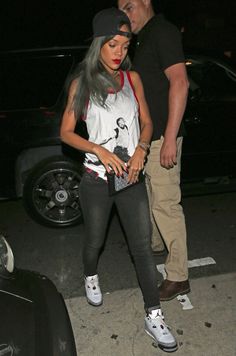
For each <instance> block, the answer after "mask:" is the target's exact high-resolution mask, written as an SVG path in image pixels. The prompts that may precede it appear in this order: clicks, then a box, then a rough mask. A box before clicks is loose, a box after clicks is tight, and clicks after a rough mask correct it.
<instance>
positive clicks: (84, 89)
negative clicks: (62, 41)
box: [70, 36, 131, 120]
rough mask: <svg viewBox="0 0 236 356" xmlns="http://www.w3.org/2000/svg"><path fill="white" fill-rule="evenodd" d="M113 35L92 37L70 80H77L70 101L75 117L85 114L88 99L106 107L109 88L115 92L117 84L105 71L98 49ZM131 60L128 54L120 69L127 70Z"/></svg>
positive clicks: (78, 117)
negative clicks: (72, 97) (74, 91)
mask: <svg viewBox="0 0 236 356" xmlns="http://www.w3.org/2000/svg"><path fill="white" fill-rule="evenodd" d="M113 37H114V36H101V37H96V38H94V39H93V41H92V43H91V46H90V47H89V49H88V51H87V53H86V55H85V58H84V60H83V61H82V62H81V63H80V64H79V65H78V66H77V68H76V70H75V72H74V73H73V75H72V77H71V79H70V82H72V81H73V80H76V81H77V89H76V94H75V96H74V99H73V103H72V108H71V109H72V110H74V112H75V117H76V119H77V120H78V119H80V118H81V117H83V116H84V115H86V109H87V105H88V101H89V100H92V101H93V102H94V103H96V104H97V105H99V106H102V107H107V105H106V98H107V95H108V91H109V89H112V90H114V92H117V90H118V89H119V84H118V83H117V81H116V80H115V79H114V78H113V77H112V76H111V75H110V74H109V73H108V72H107V70H106V69H105V68H104V66H103V64H102V63H101V62H100V51H101V48H102V46H103V45H104V44H105V43H106V42H108V41H110V40H111V39H112V38H113ZM130 67H131V62H130V59H129V57H128V56H126V58H125V59H124V61H123V62H122V64H121V66H120V69H122V70H128V69H130Z"/></svg>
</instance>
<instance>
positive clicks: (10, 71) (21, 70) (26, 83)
mask: <svg viewBox="0 0 236 356" xmlns="http://www.w3.org/2000/svg"><path fill="white" fill-rule="evenodd" d="M72 61H73V58H72V57H69V56H68V57H65V56H61V57H59V56H58V57H46V58H45V57H41V58H40V57H33V58H20V57H14V58H11V59H9V60H7V61H4V62H3V61H1V63H0V65H1V71H0V109H1V110H19V109H32V108H41V107H52V106H54V105H55V104H56V102H57V99H58V97H59V95H60V93H61V91H62V89H63V86H64V82H65V79H66V77H67V75H68V72H69V70H70V68H71V66H72Z"/></svg>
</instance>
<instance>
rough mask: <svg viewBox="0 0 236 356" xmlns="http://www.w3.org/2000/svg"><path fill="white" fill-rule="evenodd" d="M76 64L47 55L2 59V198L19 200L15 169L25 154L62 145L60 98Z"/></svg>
mask: <svg viewBox="0 0 236 356" xmlns="http://www.w3.org/2000/svg"><path fill="white" fill-rule="evenodd" d="M72 64H73V57H72V56H65V55H56V54H52V53H47V52H43V51H42V52H40V51H38V52H37V51H35V52H30V51H25V52H17V51H16V52H13V53H9V54H8V55H7V56H5V57H1V58H0V68H1V71H0V164H1V174H0V198H7V197H14V196H15V170H16V166H15V165H16V160H17V157H18V156H19V155H20V153H21V152H22V151H23V150H27V149H29V148H32V147H37V146H43V145H45V146H46V145H52V144H53V143H54V142H56V139H57V141H58V142H59V141H60V140H59V138H58V137H59V121H60V115H61V112H62V109H63V108H62V107H61V106H62V105H61V103H59V102H58V98H59V96H60V95H61V93H62V91H63V87H64V83H65V79H66V77H67V75H68V72H69V70H70V69H71V67H72ZM45 142H46V143H45ZM58 144H60V143H58Z"/></svg>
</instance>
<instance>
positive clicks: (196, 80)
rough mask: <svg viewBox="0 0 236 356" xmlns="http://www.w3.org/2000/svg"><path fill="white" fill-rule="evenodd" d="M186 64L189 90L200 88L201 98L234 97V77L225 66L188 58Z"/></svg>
mask: <svg viewBox="0 0 236 356" xmlns="http://www.w3.org/2000/svg"><path fill="white" fill-rule="evenodd" d="M186 64H187V65H186V68H187V72H188V77H189V79H190V90H192V91H194V90H196V89H198V90H200V92H201V95H202V99H207V100H215V99H217V100H219V99H221V100H232V99H233V98H234V99H235V98H236V77H235V75H234V74H233V73H232V72H231V71H230V70H228V69H227V67H224V66H223V65H221V64H218V63H215V62H211V61H197V60H196V61H194V60H189V61H187V62H186Z"/></svg>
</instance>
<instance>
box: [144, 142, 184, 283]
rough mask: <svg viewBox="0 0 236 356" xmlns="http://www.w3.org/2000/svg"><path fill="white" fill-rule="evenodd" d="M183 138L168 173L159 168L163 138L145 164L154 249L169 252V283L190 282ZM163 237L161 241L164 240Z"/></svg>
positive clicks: (154, 146) (167, 270)
mask: <svg viewBox="0 0 236 356" xmlns="http://www.w3.org/2000/svg"><path fill="white" fill-rule="evenodd" d="M182 142H183V138H182V137H179V138H178V139H177V147H178V154H177V164H176V165H175V166H174V167H173V168H171V169H166V168H163V167H161V165H160V149H161V146H162V143H163V138H161V139H160V140H157V141H153V142H152V144H151V149H150V154H149V156H148V161H147V164H146V169H145V170H146V176H147V180H146V182H147V188H148V194H149V203H150V209H151V219H152V223H153V224H152V225H153V235H152V248H153V250H155V249H157V250H160V249H162V248H164V245H163V241H162V239H163V240H164V243H165V245H166V247H167V250H168V256H167V259H166V262H165V269H166V274H167V279H169V280H170V281H179V282H181V281H184V280H186V279H188V258H187V245H186V226H185V217H184V213H183V209H182V206H181V204H180V201H181V190H180V168H181V151H182ZM161 237H162V239H161Z"/></svg>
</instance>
